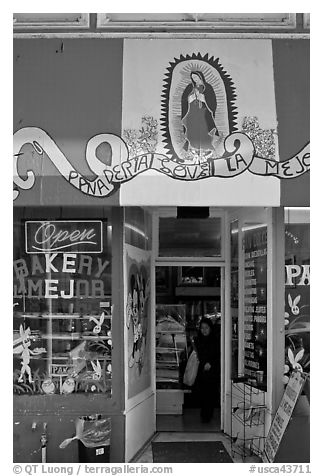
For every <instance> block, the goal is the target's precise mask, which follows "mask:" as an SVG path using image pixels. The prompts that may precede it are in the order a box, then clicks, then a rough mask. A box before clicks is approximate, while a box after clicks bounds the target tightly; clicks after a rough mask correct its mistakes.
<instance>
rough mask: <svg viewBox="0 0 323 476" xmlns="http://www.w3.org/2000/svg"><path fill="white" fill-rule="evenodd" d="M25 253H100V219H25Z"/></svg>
mask: <svg viewBox="0 0 323 476" xmlns="http://www.w3.org/2000/svg"><path fill="white" fill-rule="evenodd" d="M25 240H26V253H51V252H56V253H67V252H73V253H84V252H86V253H102V221H78V220H69V221H63V220H58V221H26V223H25Z"/></svg>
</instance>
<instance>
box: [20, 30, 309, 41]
mask: <svg viewBox="0 0 323 476" xmlns="http://www.w3.org/2000/svg"><path fill="white" fill-rule="evenodd" d="M13 38H14V39H52V38H66V39H72V38H73V39H90V38H95V39H109V38H124V39H194V40H216V39H233V40H246V39H250V40H267V39H272V40H277V39H292V40H308V39H309V38H310V34H309V33H304V32H300V33H297V32H293V33H289V32H288V33H283V32H282V33H270V32H268V33H251V32H250V33H234V32H231V33H226V32H221V33H220V32H217V33H192V32H189V33H180V32H172V33H170V32H158V33H157V32H156V33H155V32H147V33H132V32H112V31H111V32H109V33H107V32H86V33H85V32H74V33H69V32H51V33H47V32H46V33H44V32H38V33H37V32H35V33H32V32H29V33H18V32H15V33H14V35H13Z"/></svg>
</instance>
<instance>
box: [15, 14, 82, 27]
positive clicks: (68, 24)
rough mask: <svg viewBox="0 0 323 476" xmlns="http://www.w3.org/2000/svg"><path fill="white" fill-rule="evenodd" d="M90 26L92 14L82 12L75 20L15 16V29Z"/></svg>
mask: <svg viewBox="0 0 323 476" xmlns="http://www.w3.org/2000/svg"><path fill="white" fill-rule="evenodd" d="M89 26H90V14H89V13H81V14H80V16H78V17H75V20H74V21H48V22H46V21H41V22H40V21H15V18H13V28H14V30H16V29H18V28H23V29H26V30H29V29H30V30H34V29H39V30H40V29H46V30H47V29H48V30H53V29H56V28H72V29H75V28H89Z"/></svg>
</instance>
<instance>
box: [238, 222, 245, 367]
mask: <svg viewBox="0 0 323 476" xmlns="http://www.w3.org/2000/svg"><path fill="white" fill-rule="evenodd" d="M238 249H239V251H238V263H239V264H238V266H239V271H238V275H239V284H238V289H239V291H238V292H239V296H238V302H239V304H238V306H239V309H238V373H239V374H243V372H244V271H245V270H244V249H243V236H242V220H241V219H238Z"/></svg>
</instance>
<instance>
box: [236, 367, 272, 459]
mask: <svg viewBox="0 0 323 476" xmlns="http://www.w3.org/2000/svg"><path fill="white" fill-rule="evenodd" d="M249 380H250V379H249V378H248V377H245V376H240V377H237V378H234V379H233V380H231V453H232V455H234V454H237V455H240V456H241V457H242V459H243V460H244V459H245V458H246V457H247V456H251V455H257V456H261V453H262V449H263V445H264V441H265V420H266V412H267V407H266V387H265V386H264V385H262V384H258V385H257V384H256V383H252V382H250V381H249Z"/></svg>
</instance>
